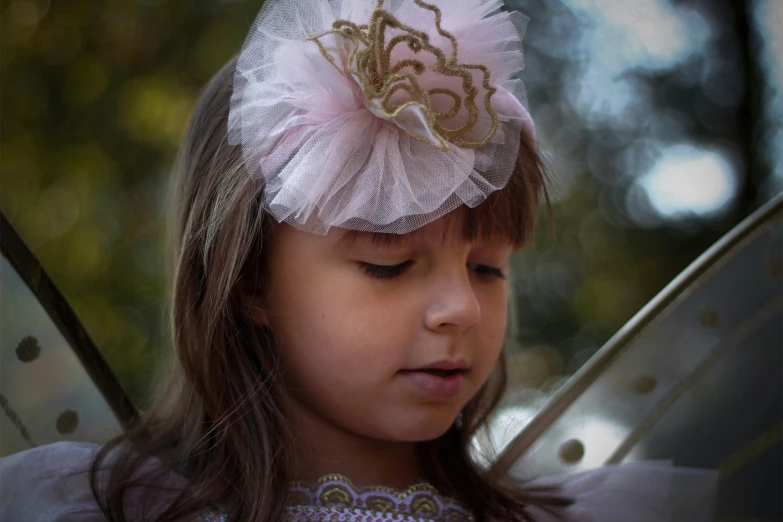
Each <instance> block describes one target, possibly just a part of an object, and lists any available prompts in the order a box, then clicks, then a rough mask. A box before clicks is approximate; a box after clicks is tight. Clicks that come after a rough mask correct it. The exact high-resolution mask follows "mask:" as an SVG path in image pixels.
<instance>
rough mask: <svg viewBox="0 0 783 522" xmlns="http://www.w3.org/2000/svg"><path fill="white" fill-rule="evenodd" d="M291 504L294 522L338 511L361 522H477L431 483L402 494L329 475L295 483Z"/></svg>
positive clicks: (290, 491) (290, 512)
mask: <svg viewBox="0 0 783 522" xmlns="http://www.w3.org/2000/svg"><path fill="white" fill-rule="evenodd" d="M287 504H288V512H289V514H290V515H291V516H294V515H296V518H293V519H292V520H307V518H306V517H305V518H301V517H303V516H305V515H307V514H310V515H315V514H316V513H321V514H324V515H325V514H327V513H328V514H329V515H333V514H337V513H338V512H339V513H344V514H345V515H346V516H348V515H350V517H351V518H346V519H345V520H357V521H358V520H362V521H364V520H380V519H378V518H377V515H383V519H386V520H388V519H390V517H394V518H395V519H397V520H434V521H441V520H443V521H449V522H472V521H473V520H474V518H473V516H472V515H471V513H470V511H469V510H468V509H467V508H466V507H465V506H464V505H463V504H461V503H460V502H458V501H457V500H454V499H451V498H448V497H445V496H442V495H441V494H440V493H438V491H437V490H436V489H435V488H434V487H432V486H431V485H429V484H424V483H422V484H415V485H413V486H410V487H409V488H407V489H405V490H402V491H401V490H396V489H393V488H389V487H385V486H370V487H361V488H360V487H357V486H355V485H354V484H353V482H351V480H350V479H348V478H347V477H344V476H342V475H327V476H325V477H322V478H321V479H319V480H318V481H317V482H316V483H315V484H312V485H310V484H305V483H303V482H294V483H293V484H292V485H291V488H290V489H289V492H288V499H287ZM324 508H326V509H324ZM373 515H375V517H374V518H373ZM355 517H359V518H355ZM368 517H369V518H368ZM324 520H332V519H331V518H328V517H327V518H325V519H324ZM341 520H342V519H341Z"/></svg>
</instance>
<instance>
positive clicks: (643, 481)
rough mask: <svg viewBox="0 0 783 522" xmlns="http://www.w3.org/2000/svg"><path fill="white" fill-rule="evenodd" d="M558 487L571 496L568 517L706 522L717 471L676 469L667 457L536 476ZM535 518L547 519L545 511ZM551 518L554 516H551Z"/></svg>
mask: <svg viewBox="0 0 783 522" xmlns="http://www.w3.org/2000/svg"><path fill="white" fill-rule="evenodd" d="M529 485H531V486H557V487H558V488H559V489H560V492H561V493H562V494H563V495H564V496H566V497H568V498H570V499H572V500H573V502H574V503H573V505H572V506H570V507H569V508H567V509H566V512H565V518H564V519H563V518H561V519H559V520H564V521H567V522H620V521H626V520H634V521H635V522H709V521H712V520H713V516H714V509H715V502H716V492H717V486H718V472H717V471H714V470H705V469H695V468H679V467H675V466H672V464H671V463H670V462H668V461H652V462H630V463H624V464H617V465H610V466H604V467H602V468H598V469H594V470H589V471H584V472H580V473H575V474H572V475H564V476H557V477H549V478H545V479H539V480H535V481H533V482H531V483H529ZM535 515H536V516H537V518H536V520H540V521H541V522H548V521H549V519H548V518H547V516H550V515H547V514H546V513H543V512H542V513H535ZM552 520H555V519H552Z"/></svg>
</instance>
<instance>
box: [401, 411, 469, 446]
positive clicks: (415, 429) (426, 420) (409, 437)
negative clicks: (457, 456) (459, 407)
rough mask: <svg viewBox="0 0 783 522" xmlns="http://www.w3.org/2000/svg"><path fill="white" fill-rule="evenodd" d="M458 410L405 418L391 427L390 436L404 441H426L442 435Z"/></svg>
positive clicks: (452, 421)
mask: <svg viewBox="0 0 783 522" xmlns="http://www.w3.org/2000/svg"><path fill="white" fill-rule="evenodd" d="M458 414H459V411H457V412H455V413H449V414H446V413H445V412H437V413H430V414H428V415H423V416H421V417H419V418H412V419H409V420H408V419H406V422H404V423H403V422H398V423H396V424H395V425H394V426H393V427H391V428H392V430H391V431H392V438H394V439H395V440H399V441H405V442H426V441H428V440H434V439H437V438H438V437H441V436H443V434H444V433H446V432H447V431H448V430H449V428H450V427H451V426H452V425H453V424H454V421H455V420H456V419H457V415H458Z"/></svg>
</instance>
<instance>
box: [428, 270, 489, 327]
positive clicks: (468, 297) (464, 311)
mask: <svg viewBox="0 0 783 522" xmlns="http://www.w3.org/2000/svg"><path fill="white" fill-rule="evenodd" d="M430 295H431V300H430V302H429V303H428V306H427V310H426V312H425V318H424V321H425V324H426V326H427V328H428V329H430V330H432V331H436V332H446V331H451V332H454V333H461V332H464V331H466V330H468V329H469V328H471V327H472V326H474V325H476V324H477V323H478V322H479V321H480V320H481V306H480V304H479V300H478V296H477V295H476V292H475V290H474V288H473V284H472V283H471V281H470V278H469V276H468V274H467V272H466V271H464V270H463V271H462V272H459V273H458V272H454V273H453V274H451V275H450V276H449V277H445V278H442V279H441V280H440V281H438V283H437V285H436V286H434V287H433V288H432V291H431V294H430Z"/></svg>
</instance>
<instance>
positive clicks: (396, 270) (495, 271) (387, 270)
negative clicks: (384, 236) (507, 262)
mask: <svg viewBox="0 0 783 522" xmlns="http://www.w3.org/2000/svg"><path fill="white" fill-rule="evenodd" d="M412 264H413V260H408V261H405V262H404V263H400V264H398V265H373V264H371V263H361V262H360V263H359V266H361V268H362V270H364V272H365V273H366V274H367V275H369V276H371V277H375V278H377V279H394V278H395V277H398V276H401V275H402V274H403V273H405V271H406V270H408V268H410V266H411V265H412ZM468 268H470V269H471V270H473V271H474V272H476V273H477V274H478V275H479V277H481V278H483V279H496V278H497V279H505V278H506V276H505V274H503V271H502V270H501V269H499V268H496V267H493V266H488V265H480V264H478V263H468Z"/></svg>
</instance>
